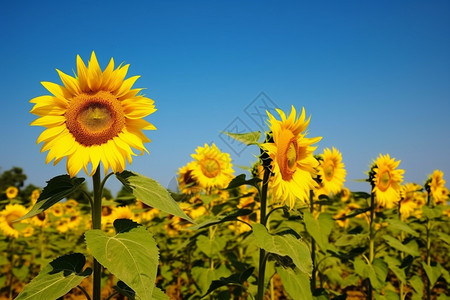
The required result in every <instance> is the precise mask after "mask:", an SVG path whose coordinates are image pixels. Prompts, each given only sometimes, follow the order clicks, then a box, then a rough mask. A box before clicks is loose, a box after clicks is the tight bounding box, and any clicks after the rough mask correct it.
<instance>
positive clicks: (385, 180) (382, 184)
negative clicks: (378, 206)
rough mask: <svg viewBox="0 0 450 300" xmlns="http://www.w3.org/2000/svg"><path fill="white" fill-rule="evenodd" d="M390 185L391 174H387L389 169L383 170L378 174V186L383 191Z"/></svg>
mask: <svg viewBox="0 0 450 300" xmlns="http://www.w3.org/2000/svg"><path fill="white" fill-rule="evenodd" d="M390 185H391V174H389V171H384V172H383V173H381V175H380V180H379V186H378V188H379V189H380V190H382V191H383V192H384V191H386V190H387V189H388V188H389V186H390Z"/></svg>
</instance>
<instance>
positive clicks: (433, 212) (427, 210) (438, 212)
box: [422, 205, 442, 219]
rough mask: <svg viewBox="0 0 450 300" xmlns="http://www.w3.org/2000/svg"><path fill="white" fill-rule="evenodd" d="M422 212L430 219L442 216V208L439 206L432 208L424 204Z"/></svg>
mask: <svg viewBox="0 0 450 300" xmlns="http://www.w3.org/2000/svg"><path fill="white" fill-rule="evenodd" d="M422 212H423V215H424V216H425V217H426V218H428V219H436V218H439V217H440V216H442V208H441V207H439V206H437V207H434V208H431V207H428V206H426V205H424V206H422Z"/></svg>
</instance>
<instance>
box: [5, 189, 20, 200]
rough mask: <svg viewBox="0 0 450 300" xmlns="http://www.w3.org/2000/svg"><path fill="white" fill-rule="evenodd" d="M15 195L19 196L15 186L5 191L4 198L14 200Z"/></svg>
mask: <svg viewBox="0 0 450 300" xmlns="http://www.w3.org/2000/svg"><path fill="white" fill-rule="evenodd" d="M17 194H19V190H18V189H17V188H16V187H15V186H10V187H9V188H7V189H6V197H7V198H8V199H14V198H16V197H17Z"/></svg>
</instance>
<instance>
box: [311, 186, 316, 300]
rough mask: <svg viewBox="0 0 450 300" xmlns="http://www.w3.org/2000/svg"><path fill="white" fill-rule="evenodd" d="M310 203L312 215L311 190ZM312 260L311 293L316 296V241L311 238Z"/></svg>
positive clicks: (312, 196) (312, 193)
mask: <svg viewBox="0 0 450 300" xmlns="http://www.w3.org/2000/svg"><path fill="white" fill-rule="evenodd" d="M309 201H310V208H309V211H310V212H311V215H313V213H314V191H313V190H311V191H310V192H309ZM311 260H312V266H313V269H312V274H311V292H312V293H313V295H314V292H315V290H316V285H317V283H316V273H317V266H316V241H315V240H314V238H313V237H312V236H311Z"/></svg>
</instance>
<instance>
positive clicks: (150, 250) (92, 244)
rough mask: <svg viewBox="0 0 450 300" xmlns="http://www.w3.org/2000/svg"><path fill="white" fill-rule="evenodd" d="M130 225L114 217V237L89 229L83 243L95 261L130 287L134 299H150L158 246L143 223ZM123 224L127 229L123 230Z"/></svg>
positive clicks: (155, 270) (156, 265) (153, 284)
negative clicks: (134, 296)
mask: <svg viewBox="0 0 450 300" xmlns="http://www.w3.org/2000/svg"><path fill="white" fill-rule="evenodd" d="M130 225H131V224H130V222H129V221H128V220H125V219H119V220H116V221H115V222H114V227H115V229H116V231H117V232H119V233H117V234H116V235H114V236H108V235H107V234H106V233H104V232H103V231H101V230H98V229H95V230H89V231H87V232H86V233H85V237H86V244H87V247H88V249H89V251H90V252H91V253H92V255H93V256H94V257H95V258H96V259H97V260H98V262H100V263H101V264H102V265H103V266H104V267H105V268H107V269H108V270H109V271H110V272H111V273H112V274H114V275H115V276H117V278H119V279H120V280H122V281H123V282H124V283H125V284H126V285H128V286H129V287H130V288H131V289H133V291H135V293H136V296H137V297H138V298H140V299H142V300H147V299H151V298H152V292H153V288H154V286H155V281H156V272H157V268H158V258H159V252H158V247H157V245H156V242H155V240H154V239H153V236H152V235H151V234H150V233H149V232H148V231H147V230H146V229H145V228H144V227H143V226H138V227H133V226H130ZM126 227H129V228H130V230H129V231H127V232H123V229H124V228H126Z"/></svg>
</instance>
